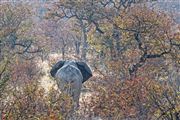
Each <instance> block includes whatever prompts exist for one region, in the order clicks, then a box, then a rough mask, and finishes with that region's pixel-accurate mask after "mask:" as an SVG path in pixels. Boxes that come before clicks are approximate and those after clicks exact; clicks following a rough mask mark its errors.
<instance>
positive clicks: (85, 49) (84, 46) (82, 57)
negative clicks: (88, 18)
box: [79, 20, 88, 61]
mask: <svg viewBox="0 0 180 120" xmlns="http://www.w3.org/2000/svg"><path fill="white" fill-rule="evenodd" d="M79 21H80V26H81V31H82V42H83V47H82V54H81V59H82V60H83V61H86V56H87V47H88V43H87V34H86V26H85V25H84V23H83V21H82V20H79Z"/></svg>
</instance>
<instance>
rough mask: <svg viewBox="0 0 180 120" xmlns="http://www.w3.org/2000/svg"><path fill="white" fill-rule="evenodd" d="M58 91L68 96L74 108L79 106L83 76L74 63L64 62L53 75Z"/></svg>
mask: <svg viewBox="0 0 180 120" xmlns="http://www.w3.org/2000/svg"><path fill="white" fill-rule="evenodd" d="M55 78H56V81H57V84H58V87H59V89H60V90H61V91H62V92H64V93H66V94H68V95H70V96H71V97H72V98H73V100H74V102H75V103H76V106H79V97H80V93H81V87H82V81H83V76H82V74H81V71H80V70H79V69H78V67H77V65H76V63H75V61H66V62H65V64H64V65H63V67H62V68H60V69H59V70H58V71H57V73H56V75H55Z"/></svg>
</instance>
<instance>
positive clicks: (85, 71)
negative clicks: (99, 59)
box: [77, 62, 92, 83]
mask: <svg viewBox="0 0 180 120" xmlns="http://www.w3.org/2000/svg"><path fill="white" fill-rule="evenodd" d="M77 67H78V69H79V70H80V71H81V74H82V76H83V81H82V83H84V82H85V81H87V80H88V79H89V78H90V77H92V71H91V69H90V67H89V66H88V65H87V64H86V63H85V62H77Z"/></svg>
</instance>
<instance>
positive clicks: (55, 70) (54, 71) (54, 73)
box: [50, 61, 65, 77]
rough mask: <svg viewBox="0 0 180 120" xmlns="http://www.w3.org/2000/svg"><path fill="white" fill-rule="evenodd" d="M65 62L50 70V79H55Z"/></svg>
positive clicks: (60, 62) (58, 63)
mask: <svg viewBox="0 0 180 120" xmlns="http://www.w3.org/2000/svg"><path fill="white" fill-rule="evenodd" d="M64 63H65V61H59V62H57V63H56V64H55V65H54V66H53V67H52V69H51V71H50V74H51V76H52V77H55V75H56V73H57V71H58V70H59V69H60V68H61V67H62V66H63V65H64Z"/></svg>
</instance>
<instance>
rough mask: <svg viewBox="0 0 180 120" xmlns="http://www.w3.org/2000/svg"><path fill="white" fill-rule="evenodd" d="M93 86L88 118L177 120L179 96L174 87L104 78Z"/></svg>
mask: <svg viewBox="0 0 180 120" xmlns="http://www.w3.org/2000/svg"><path fill="white" fill-rule="evenodd" d="M93 86H94V87H93ZM92 87H93V89H94V91H96V92H95V93H93V94H92V97H91V100H90V102H89V104H88V107H89V110H90V113H91V114H90V115H95V116H100V117H101V118H103V119H114V120H117V119H118V120H121V119H125V118H131V119H142V120H144V119H147V120H148V119H163V120H164V119H175V120H176V119H178V118H179V109H180V106H179V95H177V92H176V91H174V90H173V88H174V87H173V86H169V85H167V84H161V83H159V82H157V81H154V80H149V79H147V78H143V77H142V78H135V79H133V80H127V81H119V80H117V79H116V78H113V77H105V78H103V79H101V80H99V82H98V85H96V84H93V85H92Z"/></svg>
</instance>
